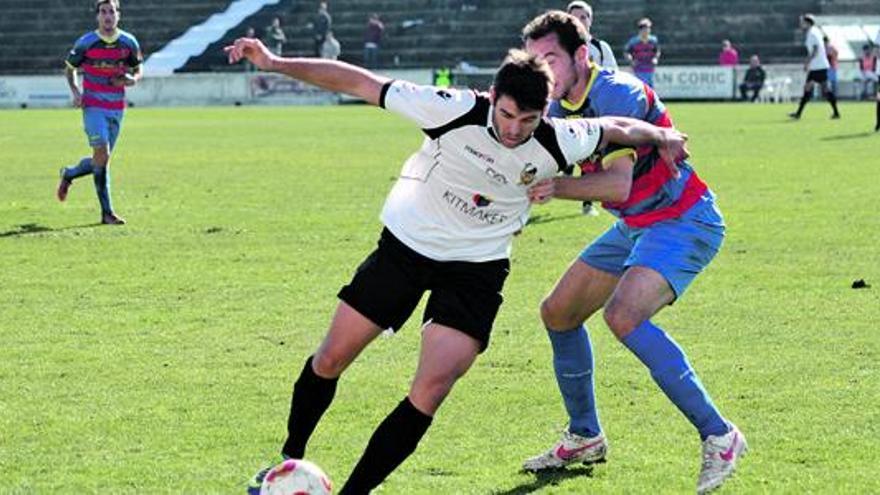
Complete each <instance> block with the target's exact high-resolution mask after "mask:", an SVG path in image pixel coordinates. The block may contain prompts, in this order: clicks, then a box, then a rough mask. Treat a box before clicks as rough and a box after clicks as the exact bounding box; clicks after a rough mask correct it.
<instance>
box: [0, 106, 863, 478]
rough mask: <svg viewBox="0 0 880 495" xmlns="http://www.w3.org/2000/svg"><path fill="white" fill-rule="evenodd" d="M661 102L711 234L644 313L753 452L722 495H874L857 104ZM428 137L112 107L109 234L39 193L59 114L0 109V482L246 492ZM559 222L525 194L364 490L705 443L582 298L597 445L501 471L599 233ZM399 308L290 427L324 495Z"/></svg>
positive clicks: (375, 127) (52, 170) (560, 414)
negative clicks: (714, 244) (475, 352)
mask: <svg viewBox="0 0 880 495" xmlns="http://www.w3.org/2000/svg"><path fill="white" fill-rule="evenodd" d="M671 110H672V112H673V114H674V116H675V119H676V123H677V124H678V125H679V127H680V128H681V129H683V130H684V131H685V132H687V133H689V134H690V137H691V146H690V147H691V152H692V155H693V160H692V161H693V163H694V165H695V167H696V168H697V170H698V171H699V173H700V174H701V176H702V177H703V178H704V179H705V180H706V181H707V182H708V183H709V184H710V186H711V187H712V188H713V189H714V190H715V192H716V193H717V194H718V202H719V204H720V206H721V208H722V211H723V212H724V214H725V217H726V221H727V223H728V232H727V238H726V241H725V245H724V247H723V248H722V251H721V253H720V254H719V256H718V257H717V258H716V260H715V261H714V262H713V263H712V264H711V265H710V267H709V268H708V270H707V271H706V272H705V273H704V274H702V275H701V276H700V277H698V278H697V281H696V282H695V284H694V285H693V286H692V287H691V288H690V290H689V292H688V293H687V294H686V296H685V297H684V298H683V299H682V300H680V301H679V302H677V303H676V304H675V305H674V306H672V307H670V308H668V309H666V310H664V311H663V312H662V313H661V315H660V316H659V317H657V318H656V321H657V322H658V323H659V324H660V325H662V326H663V327H664V328H666V329H667V330H668V331H669V332H670V333H671V334H672V335H674V336H675V338H676V339H677V340H678V341H679V342H680V343H681V344H682V346H683V347H684V349H685V350H686V352H687V353H688V355H689V357H690V360H691V362H692V363H693V365H694V367H695V369H696V370H697V372H698V373H699V374H700V376H701V378H702V379H703V381H704V383H705V384H706V386H707V388H708V390H709V391H710V393H711V394H712V395H713V398H714V400H715V402H716V403H717V404H718V405H719V407H720V408H721V410H722V412H723V413H724V414H725V415H726V416H727V417H729V418H730V419H731V420H733V421H735V422H736V423H737V424H738V425H739V426H740V428H741V429H742V430H743V431H744V432H745V434H746V435H747V437H748V440H749V442H750V446H751V451H750V453H749V454H748V455H747V456H746V457H744V458H743V460H742V462H741V464H740V466H739V468H738V470H737V474H736V475H735V476H734V477H733V478H732V479H731V481H729V482H728V484H726V485H725V486H724V487H723V488H722V490H721V493H828V492H834V493H846V494H849V493H878V492H880V481H878V476H877V469H878V468H877V466H878V465H880V326H878V317H880V244H878V235H880V214H878V210H877V205H876V204H875V203H877V201H878V198H880V181H878V177H880V135H877V134H874V133H872V132H869V131H870V129H871V128H872V127H873V115H874V113H873V112H874V108H873V105H870V104H854V103H853V104H844V105H842V109H841V111H842V113H843V119H842V120H840V121H832V120H829V119H828V115H829V113H830V111H829V109H828V108H827V105H826V104H825V103H824V102H821V103H820V102H813V103H812V104H811V105H810V106H808V107H807V110H806V112H805V115H804V118H803V119H802V120H801V121H799V122H790V121H788V120H787V118H786V113H787V112H789V111H791V110H793V105H790V106H774V105H750V104H672V105H671ZM421 139H422V137H421V134H420V132H419V131H418V130H417V129H416V128H415V126H413V125H411V124H410V123H409V122H407V121H406V120H404V119H402V118H399V117H396V116H394V115H391V114H388V113H386V112H383V111H381V110H378V109H374V108H367V107H359V106H348V107H321V108H248V107H241V108H210V109H184V108H181V109H145V108H134V109H131V110H130V111H129V112H128V114H127V116H126V121H125V123H124V130H123V133H122V138H121V140H120V142H119V146H118V149H117V152H116V154H115V157H114V162H113V166H112V168H111V170H112V175H113V179H112V184H113V194H114V202H115V206H116V209H117V210H118V212H119V213H120V214H121V215H122V216H124V217H125V218H126V219H127V220H128V221H129V224H128V225H126V226H124V227H121V228H119V227H102V226H99V225H96V223H97V221H98V216H99V215H98V206H97V201H96V200H95V197H94V189H93V186H92V184H91V180H90V179H89V178H85V179H83V180H81V181H79V182H77V183H75V184H74V186H73V188H72V189H71V193H70V197H69V199H68V201H67V202H66V203H63V204H60V203H58V202H57V201H56V200H55V198H54V189H55V186H56V181H57V170H58V168H59V167H60V166H61V165H67V164H72V163H74V162H75V161H77V160H78V158H79V157H80V156H81V155H82V154H83V153H84V152H85V151H86V144H85V136H84V134H83V133H82V129H81V121H80V117H79V114H78V112H76V111H74V110H68V111H62V110H54V111H38V110H27V111H6V112H2V113H0V150H2V153H0V170H2V180H0V493H21V494H24V493H28V494H30V493H57V492H66V493H88V492H92V493H97V492H100V493H131V494H146V493H150V494H159V493H243V490H244V485H245V483H246V480H247V478H248V477H249V476H250V475H251V474H252V473H253V472H254V471H255V470H256V469H257V468H258V467H260V465H261V464H262V463H264V462H265V461H266V460H267V459H268V458H269V456H270V455H272V454H274V453H275V452H277V450H278V449H279V447H280V442H281V441H282V439H283V435H284V429H285V424H286V418H287V410H288V403H289V398H290V397H289V393H290V390H291V386H292V382H293V380H294V379H295V377H296V376H297V374H298V373H299V370H300V369H301V367H302V363H303V361H304V359H305V358H306V357H307V356H308V355H309V354H310V353H311V352H312V351H313V349H314V348H315V347H316V346H317V344H318V343H319V341H320V339H321V337H322V336H323V333H324V331H325V330H326V327H327V324H328V322H329V318H330V315H331V313H332V311H333V308H334V307H335V304H336V298H335V294H336V291H337V290H338V288H339V287H340V286H341V285H342V284H343V283H345V282H347V281H348V280H349V278H350V276H351V274H352V273H353V270H354V268H355V267H356V266H357V264H358V263H359V262H360V261H361V260H362V259H363V258H364V257H365V256H366V254H367V253H368V252H369V251H370V250H371V249H372V247H373V246H374V243H375V241H376V239H377V236H378V233H379V230H380V223H379V221H378V214H379V210H380V208H381V206H382V202H383V199H384V197H385V194H386V193H387V192H388V190H389V188H390V187H391V185H392V183H393V181H394V180H395V177H396V175H397V173H398V171H399V169H400V166H401V164H402V162H403V160H405V158H406V157H407V156H408V155H409V154H410V153H411V152H412V151H414V150H415V149H416V147H417V146H418V145H419V143H420V141H421ZM579 210H580V209H579V205H578V204H576V203H574V202H562V201H555V202H552V203H550V204H549V205H546V206H541V207H537V208H535V209H534V210H533V219H534V220H535V221H534V222H533V224H532V225H530V226H529V227H528V228H527V229H526V230H525V231H524V233H523V234H522V235H521V236H519V237H518V238H517V239H516V240H515V244H514V255H513V259H512V264H513V270H512V274H511V276H510V278H509V279H508V283H507V285H506V287H505V303H504V306H503V307H502V309H501V312H500V314H499V317H498V320H497V322H496V325H495V330H494V333H493V340H492V345H491V346H490V348H489V350H488V351H487V352H486V353H485V354H484V355H482V356H481V357H480V359H478V361H477V363H476V364H475V366H474V367H473V369H472V370H471V372H470V373H469V374H468V375H467V376H466V377H465V378H464V379H463V380H462V381H461V382H459V384H458V386H457V387H456V388H455V389H454V390H453V392H452V394H451V396H450V397H449V399H448V400H447V402H446V403H445V404H444V406H443V407H442V408H441V409H440V411H439V414H438V415H437V417H436V418H435V421H434V425H433V427H432V428H431V429H430V430H429V432H428V434H427V436H426V437H425V438H424V439H423V441H422V443H421V445H420V446H419V448H418V450H417V451H416V453H415V454H414V455H413V456H412V457H410V458H409V459H408V460H407V461H406V462H405V463H404V464H403V465H402V466H401V467H400V468H399V469H398V470H397V471H396V472H395V473H394V474H392V476H391V477H390V478H389V479H388V480H387V481H386V483H385V484H384V485H383V487H382V490H381V493H392V494H397V493H400V494H436V493H449V494H459V493H462V494H496V495H500V494H511V495H512V494H526V493H553V494H567V493H571V494H579V493H627V494H630V493H658V492H659V493H688V492H692V491H693V490H694V487H695V483H696V476H697V471H698V468H699V463H700V459H699V439H698V437H697V435H696V434H695V432H694V431H693V430H692V428H691V427H690V425H689V424H688V423H687V421H686V420H685V419H684V417H683V416H681V415H680V413H679V412H678V411H677V410H676V409H675V408H674V407H673V406H672V405H671V404H670V403H669V402H668V401H667V400H666V398H665V397H664V396H663V395H662V393H661V392H660V391H659V389H657V388H656V387H655V385H654V384H653V382H652V381H651V379H650V377H649V375H648V373H647V372H646V370H645V369H644V368H643V367H642V365H641V364H640V363H639V362H638V361H637V359H636V358H635V357H634V356H632V355H631V354H630V353H629V352H628V351H627V350H626V349H625V348H624V347H623V346H622V345H620V344H618V343H617V342H616V341H615V340H614V338H613V336H612V335H611V334H610V332H609V331H608V329H607V328H606V327H605V324H604V322H603V321H602V318H601V317H599V316H597V317H594V318H593V319H592V320H591V321H590V323H589V325H590V330H591V334H592V338H593V343H594V347H595V354H596V361H597V371H596V373H597V395H598V399H599V404H600V415H601V418H602V421H603V424H604V427H605V429H606V433H607V435H608V437H609V440H610V443H611V451H610V455H609V462H607V463H606V464H602V465H599V466H596V467H595V468H593V469H587V468H574V469H570V470H568V471H566V472H562V473H556V474H552V475H547V476H538V477H536V476H533V475H528V474H523V473H520V472H519V466H520V463H521V461H522V460H523V459H524V458H525V457H527V456H530V455H533V454H536V453H538V452H539V451H541V450H542V449H544V448H546V447H548V446H549V444H550V443H551V442H553V441H555V440H556V438H557V435H558V430H559V429H561V428H563V427H564V422H565V416H564V411H563V408H562V404H561V400H560V399H559V396H558V393H557V391H556V385H555V381H554V379H553V374H552V364H551V360H550V346H549V343H548V342H547V338H546V336H545V333H544V330H543V328H542V326H541V324H540V320H539V316H538V311H537V307H538V304H539V302H540V300H541V298H542V297H543V296H544V295H545V294H546V293H547V291H548V290H549V289H550V288H551V287H552V285H553V284H554V282H555V281H556V279H557V277H558V276H559V274H560V273H561V272H562V271H563V270H564V269H565V268H566V266H567V265H568V263H569V262H570V261H571V260H572V259H573V258H574V257H575V256H576V255H577V253H578V252H579V251H580V249H581V248H582V247H583V246H584V245H585V244H586V243H588V242H590V241H591V240H592V239H594V238H595V237H596V236H597V235H598V234H600V233H601V232H602V231H603V230H604V229H605V228H606V227H607V226H608V225H609V224H610V222H611V217H610V215H608V214H607V213H603V214H602V215H601V216H599V217H596V218H594V217H583V216H581V215H580V214H579ZM857 279H864V280H865V281H866V282H867V283H868V284H871V285H873V287H872V288H867V289H861V290H854V289H852V288H851V284H852V283H853V281H854V280H857ZM392 289H393V288H392ZM419 311H420V310H419ZM417 314H418V313H417ZM417 322H418V317H414V318H413V319H412V321H410V322H409V323H408V324H407V325H406V327H405V328H404V329H403V330H402V331H401V332H400V333H399V334H398V335H397V336H395V337H393V338H380V339H378V340H377V341H376V342H375V344H374V345H373V346H371V347H370V348H368V350H367V351H366V352H365V353H364V354H363V355H362V356H361V358H360V360H359V361H357V362H356V363H355V364H354V365H353V366H352V367H351V368H350V369H349V370H348V372H347V373H346V374H345V375H344V376H343V379H342V380H341V382H340V387H339V391H338V394H337V397H336V400H335V402H334V404H333V405H332V406H331V408H330V410H329V411H328V413H327V414H326V416H325V418H324V420H323V421H322V423H321V424H320V426H319V427H318V430H317V432H316V433H315V435H314V436H313V438H312V441H311V443H310V450H309V457H310V458H311V459H312V460H313V461H315V462H317V463H318V464H319V465H321V466H322V467H323V468H324V469H325V470H326V471H327V472H328V473H329V475H330V476H331V478H333V480H334V481H335V482H336V484H337V486H341V484H342V482H344V480H345V478H346V477H347V475H348V473H349V471H350V469H351V468H352V467H353V465H354V463H355V462H356V460H357V459H358V457H359V456H360V453H361V452H362V450H363V448H364V446H365V445H366V442H367V439H368V438H369V436H370V434H371V433H372V431H373V429H374V428H375V426H376V425H377V424H378V423H379V422H380V421H381V419H382V418H383V417H384V416H385V415H386V414H387V413H388V412H389V411H390V410H391V409H392V408H393V407H394V405H395V404H396V403H397V402H398V401H399V400H400V399H401V398H402V397H403V396H404V395H405V394H406V391H407V389H408V386H409V380H410V378H411V376H412V374H413V372H414V370H415V365H416V359H417V349H418V345H419V335H418V333H419V332H418V324H417Z"/></svg>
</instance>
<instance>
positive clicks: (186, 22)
mask: <svg viewBox="0 0 880 495" xmlns="http://www.w3.org/2000/svg"><path fill="white" fill-rule="evenodd" d="M228 3H229V2H228V0H227V1H221V0H183V1H182V2H178V3H174V4H173V5H174V6H173V8H172V7H170V6H169V4H167V3H166V2H161V1H159V0H143V1H138V2H131V3H129V2H123V22H122V25H123V26H124V28H125V29H128V30H130V31H132V32H133V33H135V34H136V35H137V36H138V38H139V39H140V40H141V42H142V44H143V47H144V49H145V52H146V53H148V54H149V53H150V52H152V51H153V50H155V49H157V48H158V47H160V46H162V45H164V44H166V43H168V42H169V41H170V40H171V39H173V38H174V37H175V36H177V35H179V34H180V33H182V32H183V31H185V30H186V28H188V27H189V26H190V25H192V24H196V23H199V22H202V21H203V20H204V19H205V18H207V17H208V16H209V15H211V14H212V13H215V12H218V11H221V10H223V9H225V8H226V6H227V5H228ZM317 3H318V2H317V1H302V0H281V2H280V3H278V4H276V5H273V6H269V7H266V8H264V9H262V10H261V11H259V12H258V13H256V14H255V15H253V16H251V17H249V18H247V19H245V20H244V21H243V22H242V23H241V24H240V25H239V26H237V27H236V28H233V29H231V30H230V31H229V32H228V33H227V35H226V36H225V37H224V38H223V39H221V40H220V41H219V42H217V43H215V44H213V45H211V46H210V47H209V48H208V50H206V52H205V53H204V54H203V55H202V56H199V57H196V58H193V59H191V60H190V61H189V62H188V63H187V65H186V66H185V67H184V68H183V69H182V71H186V72H198V71H216V70H224V71H230V70H241V68H238V67H228V66H227V65H226V62H225V58H224V56H223V53H222V51H221V47H222V46H223V45H225V44H226V43H228V42H229V41H231V40H232V39H234V38H235V37H237V36H241V35H242V34H243V33H244V31H245V29H246V28H247V26H253V27H254V28H255V29H256V32H257V34H258V35H260V34H262V32H263V28H264V27H265V26H266V25H267V24H268V23H269V22H270V21H271V19H272V18H273V17H275V16H279V17H281V18H282V25H283V27H284V29H285V32H286V33H287V36H288V40H289V41H288V43H287V45H286V48H285V50H286V54H287V55H301V56H308V55H311V53H312V40H311V32H310V30H309V28H308V25H309V23H310V22H311V20H312V17H313V15H314V13H315V11H316V8H317ZM565 3H566V2H565V1H564V0H559V1H557V0H553V1H549V0H373V1H365V0H334V1H332V2H329V4H330V13H331V15H332V16H333V31H334V33H335V35H336V38H337V39H339V40H340V42H341V44H342V56H341V57H340V58H341V59H342V60H346V61H349V62H353V63H357V64H360V63H361V62H362V56H363V54H362V48H363V34H364V26H365V24H366V21H367V17H368V16H369V14H370V13H372V12H377V13H379V14H380V15H381V17H382V20H383V22H384V23H385V26H386V30H385V38H384V41H383V43H382V59H381V62H380V63H381V66H383V67H386V68H389V67H395V68H396V67H399V68H430V67H443V66H455V65H456V64H458V63H459V62H460V61H462V60H464V61H467V62H468V63H469V64H471V65H473V66H477V67H480V68H492V67H495V66H496V65H497V64H498V63H499V62H500V59H501V58H502V56H503V54H504V52H505V50H506V49H507V48H508V47H510V46H516V45H518V44H519V37H518V32H519V29H520V28H521V27H522V25H523V23H524V22H525V21H526V20H528V19H529V18H531V17H532V16H534V15H536V14H538V13H540V12H542V11H544V10H546V9H548V8H559V7H561V6H564V5H565ZM591 3H592V4H593V6H594V8H595V9H596V14H597V21H596V24H595V26H594V34H595V35H597V36H599V37H601V38H603V39H605V40H607V41H608V42H609V43H611V45H612V47H613V48H614V49H615V52H616V54H617V55H618V58H619V59H620V58H622V56H621V55H622V54H621V51H622V46H623V45H624V43H625V42H626V40H627V39H628V38H629V37H630V36H632V35H633V34H634V33H635V28H634V23H635V21H636V20H637V19H638V18H640V17H650V18H651V19H653V20H654V31H655V33H656V34H657V35H658V36H659V37H660V41H661V43H662V46H663V58H662V61H661V63H662V64H664V65H693V64H714V63H715V60H716V57H717V54H718V49H719V43H720V41H721V40H722V39H725V38H729V39H731V40H733V42H734V44H735V45H736V47H737V48H738V50H739V52H740V54H741V56H742V57H743V58H745V57H747V56H748V55H749V54H751V53H758V54H760V55H761V58H762V60H763V62H764V63H765V64H773V63H786V62H799V61H800V60H801V59H802V57H803V55H804V53H803V48H802V35H801V33H800V31H799V29H798V25H797V17H798V15H799V14H801V13H803V12H805V11H812V12H814V13H816V14H817V15H822V14H828V15H839V14H859V13H866V14H867V13H875V12H874V10H876V0H774V1H773V2H766V1H763V0H737V1H729V0H662V1H661V0H594V1H593V2H591ZM90 4H91V2H87V1H77V2H68V1H65V0H34V1H31V2H29V3H27V4H24V5H23V4H22V3H21V2H15V1H11V0H0V8H2V9H3V13H4V15H3V16H2V18H0V73H2V74H16V73H28V74H34V73H41V72H42V73H45V72H51V71H54V70H56V69H57V68H59V67H61V62H60V61H61V59H62V58H63V56H64V54H65V52H66V50H67V49H68V48H69V46H70V44H71V43H72V42H73V40H74V38H75V37H76V36H77V35H79V34H81V33H82V32H84V31H85V30H87V29H89V28H90V27H91V25H92V24H93V22H94V17H93V15H92V12H91V10H90V8H89V5H90Z"/></svg>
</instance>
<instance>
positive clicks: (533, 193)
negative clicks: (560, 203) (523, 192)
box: [527, 179, 556, 205]
mask: <svg viewBox="0 0 880 495" xmlns="http://www.w3.org/2000/svg"><path fill="white" fill-rule="evenodd" d="M527 193H528V196H529V203H532V204H536V205H542V204H544V203H546V202H548V201H550V200H551V199H553V195H554V194H556V181H555V180H554V179H544V180H542V181H540V182H537V183H536V184H535V185H534V186H532V187H530V188H529V190H528V191H527Z"/></svg>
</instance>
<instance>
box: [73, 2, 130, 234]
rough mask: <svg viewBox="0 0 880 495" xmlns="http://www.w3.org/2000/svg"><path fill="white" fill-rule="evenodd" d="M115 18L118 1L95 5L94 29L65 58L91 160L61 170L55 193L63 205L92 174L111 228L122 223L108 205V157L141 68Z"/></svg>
mask: <svg viewBox="0 0 880 495" xmlns="http://www.w3.org/2000/svg"><path fill="white" fill-rule="evenodd" d="M119 12H120V10H119V2H118V0H98V1H97V2H96V3H95V13H96V14H97V20H98V29H96V30H95V31H91V32H88V33H86V34H84V35H83V36H81V37H80V38H79V39H78V40H77V41H76V43H75V44H74V46H73V49H72V50H70V53H69V54H68V56H67V60H66V63H67V72H66V77H67V84H68V86H70V92H71V94H72V96H73V105H74V106H75V107H77V108H82V112H83V125H84V127H85V132H86V135H87V136H88V140H89V146H91V148H92V156H91V157H85V158H83V159H81V160H80V161H79V163H78V164H77V165H74V166H71V167H63V168H62V169H61V182H60V183H59V184H58V189H57V191H56V195H57V196H58V200H59V201H64V200H65V199H67V193H68V191H69V190H70V186H71V184H72V183H73V181H74V180H75V179H77V178H79V177H82V176H85V175H89V174H91V175H92V176H93V177H94V182H95V191H96V192H97V194H98V202H99V203H100V204H101V223H103V224H109V225H122V224H124V223H125V220H123V219H122V218H121V217H119V216H118V215H116V213H114V211H113V206H112V203H111V201H110V171H109V170H110V153H111V152H112V151H113V148H114V146H115V145H116V140H117V139H118V138H119V132H120V130H121V128H122V117H123V113H124V112H125V88H126V87H128V86H134V85H135V84H137V82H138V80H140V78H141V75H142V71H141V63H142V62H143V54H142V53H141V49H140V45H139V44H138V42H137V40H136V39H135V37H134V36H132V35H131V34H129V33H127V32H125V31H122V30H121V29H119V27H118V24H119ZM79 69H82V71H83V73H84V74H83V82H82V90H80V88H79V82H78V80H77V79H78V74H77V71H78V70H79Z"/></svg>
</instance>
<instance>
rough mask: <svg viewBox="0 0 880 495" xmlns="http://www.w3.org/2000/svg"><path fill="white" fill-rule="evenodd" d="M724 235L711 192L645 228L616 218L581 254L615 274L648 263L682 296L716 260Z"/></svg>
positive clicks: (722, 222)
mask: <svg viewBox="0 0 880 495" xmlns="http://www.w3.org/2000/svg"><path fill="white" fill-rule="evenodd" d="M723 240H724V219H723V218H722V217H721V212H720V211H719V210H718V208H717V207H716V206H715V203H714V201H713V199H712V196H711V193H709V194H707V195H705V196H703V198H702V199H701V200H700V202H698V203H697V204H695V205H694V206H692V207H691V209H689V210H688V211H687V212H685V214H684V215H682V216H681V217H679V218H674V219H671V220H664V221H662V222H657V223H655V224H653V225H651V226H648V227H643V228H634V227H629V226H628V225H626V224H625V223H624V222H623V221H622V220H618V221H617V222H616V223H615V224H614V225H613V226H611V228H610V229H608V230H607V231H606V232H605V233H604V234H602V236H601V237H599V238H598V239H596V240H595V241H594V242H593V243H592V244H590V245H589V246H588V247H587V248H586V249H584V251H583V252H582V253H581V255H580V259H581V261H583V262H584V263H586V264H588V265H590V266H591V267H593V268H596V269H598V270H602V271H603V272H608V273H611V274H614V275H617V276H621V275H623V272H624V271H625V270H626V269H627V268H629V267H631V266H644V267H647V268H650V269H652V270H654V271H656V272H658V273H660V274H661V275H663V278H665V279H666V281H667V282H669V286H670V287H672V290H673V291H674V292H675V297H676V298H678V297H681V295H682V294H684V291H685V290H686V289H687V288H688V286H689V285H690V284H691V282H693V280H694V277H696V276H697V274H698V273H700V271H701V270H702V269H703V268H705V267H706V265H708V264H709V262H710V261H712V258H714V257H715V254H716V253H718V249H719V248H721V242H722V241H723Z"/></svg>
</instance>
